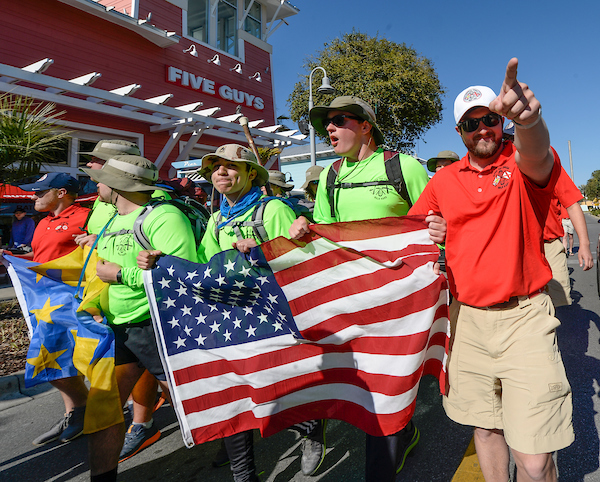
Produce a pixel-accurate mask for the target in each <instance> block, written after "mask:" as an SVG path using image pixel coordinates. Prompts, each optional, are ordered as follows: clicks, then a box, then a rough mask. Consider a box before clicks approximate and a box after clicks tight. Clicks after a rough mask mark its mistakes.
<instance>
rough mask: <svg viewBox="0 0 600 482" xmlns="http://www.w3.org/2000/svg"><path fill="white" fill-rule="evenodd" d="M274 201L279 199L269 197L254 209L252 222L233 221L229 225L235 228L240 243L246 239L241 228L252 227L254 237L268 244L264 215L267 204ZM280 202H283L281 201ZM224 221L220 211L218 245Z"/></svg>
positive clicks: (216, 228)
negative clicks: (222, 221) (220, 227)
mask: <svg viewBox="0 0 600 482" xmlns="http://www.w3.org/2000/svg"><path fill="white" fill-rule="evenodd" d="M273 199H279V198H276V197H267V198H265V199H263V200H262V201H261V202H260V203H259V204H258V206H257V207H255V208H254V211H253V212H252V217H251V218H250V221H233V222H231V223H229V226H231V227H232V228H233V232H234V233H235V237H236V238H237V239H238V241H241V240H242V239H244V236H242V231H241V230H240V227H242V226H246V227H248V226H250V227H252V231H253V232H254V236H256V239H258V240H259V241H260V243H261V244H262V243H266V242H267V241H268V240H269V235H268V234H267V230H266V229H265V225H264V222H263V214H264V213H265V207H266V206H267V203H268V202H269V201H272V200H273ZM279 200H280V201H282V200H281V199H279ZM222 219H223V216H222V214H221V211H218V212H217V216H216V217H215V237H216V238H217V243H218V242H219V231H220V229H219V224H221V220H222Z"/></svg>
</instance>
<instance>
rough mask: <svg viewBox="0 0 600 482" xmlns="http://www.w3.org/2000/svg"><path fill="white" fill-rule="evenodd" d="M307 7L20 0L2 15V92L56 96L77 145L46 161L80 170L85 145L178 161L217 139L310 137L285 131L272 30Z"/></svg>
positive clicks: (166, 169)
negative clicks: (130, 145)
mask: <svg viewBox="0 0 600 482" xmlns="http://www.w3.org/2000/svg"><path fill="white" fill-rule="evenodd" d="M296 13H298V10H297V9H296V8H295V7H294V6H293V5H291V4H290V3H289V2H287V1H285V0H260V1H254V0H102V1H99V2H97V1H94V0H14V1H6V2H3V12H2V16H0V94H2V93H6V92H10V93H12V94H16V95H26V96H29V97H33V98H35V99H38V100H40V101H46V102H54V103H56V104H57V109H58V110H64V111H65V114H64V115H63V116H62V117H61V120H60V122H59V123H60V126H61V128H64V129H67V130H69V131H70V132H71V139H70V143H69V147H68V152H66V153H65V158H64V159H60V160H57V163H56V164H52V165H48V166H45V167H44V169H43V171H57V170H60V171H64V172H68V173H69V174H71V175H74V176H76V177H81V175H82V173H81V172H80V171H79V170H78V168H79V167H80V166H81V164H82V163H83V162H84V160H83V159H80V158H79V156H78V155H77V152H78V151H81V150H90V148H91V147H93V145H94V144H95V143H96V142H97V141H98V140H100V139H106V138H122V139H129V140H131V141H133V142H136V143H137V144H138V145H139V146H140V149H141V150H142V152H143V154H144V156H146V157H147V158H149V159H151V160H153V161H155V162H156V164H157V165H158V166H159V167H160V170H161V176H162V177H164V178H167V177H173V176H174V174H175V173H174V169H173V168H172V167H171V163H172V162H174V161H182V160H187V159H189V158H190V157H192V158H195V157H200V156H202V155H204V154H205V153H207V152H211V151H214V149H215V147H216V146H219V145H221V144H224V143H229V142H237V143H241V144H247V142H246V138H245V136H244V134H243V131H242V128H241V126H240V125H239V122H238V118H239V117H240V116H242V115H243V116H245V117H247V118H248V119H249V121H250V127H251V132H252V134H253V137H254V138H255V140H256V143H257V145H259V146H261V145H262V146H265V147H272V146H279V147H285V146H287V145H291V144H304V143H305V141H303V140H302V139H303V138H304V136H302V135H301V134H298V133H297V132H296V131H287V132H277V127H276V122H275V106H274V101H273V83H272V69H273V66H272V63H271V51H272V50H271V46H270V44H269V43H268V38H269V36H270V35H271V34H272V33H273V32H274V31H275V30H276V29H277V28H278V27H279V26H280V25H281V24H282V23H283V20H284V19H285V18H288V17H290V16H293V15H295V14H296Z"/></svg>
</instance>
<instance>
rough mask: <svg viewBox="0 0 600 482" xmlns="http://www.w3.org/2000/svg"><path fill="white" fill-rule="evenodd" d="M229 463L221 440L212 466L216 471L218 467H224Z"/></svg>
mask: <svg viewBox="0 0 600 482" xmlns="http://www.w3.org/2000/svg"><path fill="white" fill-rule="evenodd" d="M228 463H229V454H228V453H227V449H226V448H225V442H224V441H223V439H221V446H220V447H219V451H218V452H217V455H215V458H214V459H213V461H212V462H211V464H212V466H213V467H214V468H215V469H217V468H219V467H224V466H226V465H227V464H228Z"/></svg>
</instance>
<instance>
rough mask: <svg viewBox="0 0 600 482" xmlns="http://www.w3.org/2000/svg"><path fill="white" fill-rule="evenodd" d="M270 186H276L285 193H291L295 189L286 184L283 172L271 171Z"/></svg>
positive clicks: (291, 185)
mask: <svg viewBox="0 0 600 482" xmlns="http://www.w3.org/2000/svg"><path fill="white" fill-rule="evenodd" d="M269 184H275V185H276V186H279V187H280V188H281V189H283V190H284V191H291V190H292V189H294V185H293V184H287V183H286V182H285V174H284V173H283V172H281V171H275V170H271V169H270V170H269Z"/></svg>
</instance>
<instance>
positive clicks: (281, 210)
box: [198, 196, 296, 263]
mask: <svg viewBox="0 0 600 482" xmlns="http://www.w3.org/2000/svg"><path fill="white" fill-rule="evenodd" d="M262 197H264V196H262ZM254 209H256V208H254ZM254 209H250V210H249V211H248V212H247V213H245V214H243V215H241V216H239V217H237V218H236V221H239V222H243V221H250V220H251V219H252V213H253V212H254ZM217 215H218V213H214V214H213V215H212V216H211V217H210V220H209V221H208V226H207V228H206V233H205V234H204V236H203V238H202V241H201V243H200V247H199V248H198V260H199V262H200V263H206V262H207V261H208V260H209V259H210V258H212V257H213V256H214V255H215V254H217V253H220V252H221V251H225V250H227V249H232V248H233V246H232V244H233V243H235V242H236V241H237V237H236V235H235V232H234V230H233V228H232V227H231V226H229V225H227V226H224V227H223V228H221V229H220V230H219V239H218V240H217V237H216V234H215V219H216V217H217ZM295 219H296V215H295V214H294V210H293V209H292V208H290V207H289V206H288V205H287V204H286V203H284V202H282V201H279V200H277V199H274V200H271V201H269V202H268V203H267V205H266V206H265V210H264V212H263V223H264V227H265V230H266V231H267V235H268V236H269V239H275V238H276V237H278V236H285V237H286V238H289V232H288V231H289V229H290V226H291V225H292V223H293V222H294V220H295ZM226 220H227V218H222V219H221V222H224V221H226ZM240 231H241V232H242V236H243V237H244V238H245V239H249V238H254V239H256V236H255V235H254V230H253V228H252V227H251V226H240ZM256 242H257V244H260V240H258V239H256Z"/></svg>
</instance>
